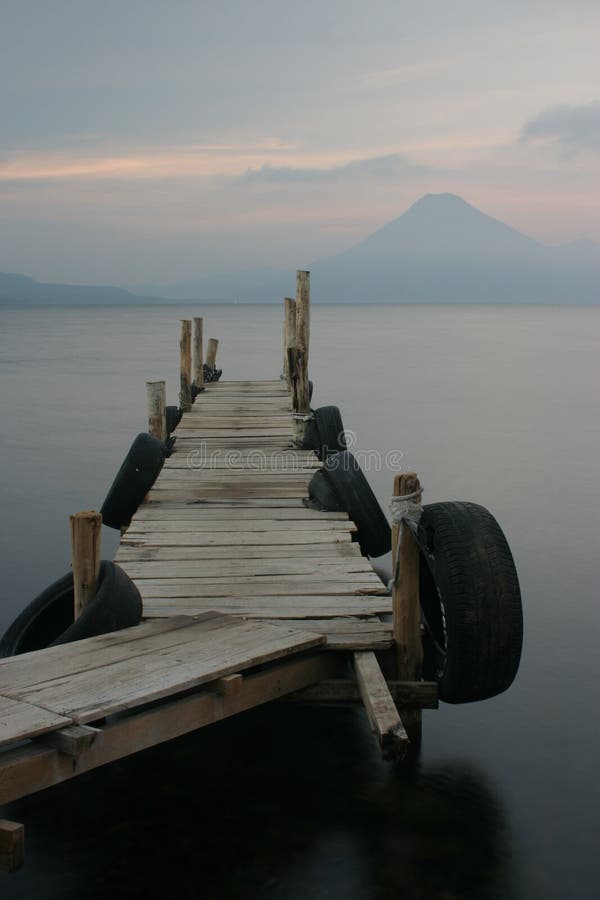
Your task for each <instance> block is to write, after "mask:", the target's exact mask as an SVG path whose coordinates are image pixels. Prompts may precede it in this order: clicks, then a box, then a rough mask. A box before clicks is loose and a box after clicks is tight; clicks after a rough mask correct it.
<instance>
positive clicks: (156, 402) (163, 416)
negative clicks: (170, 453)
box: [146, 381, 167, 443]
mask: <svg viewBox="0 0 600 900" xmlns="http://www.w3.org/2000/svg"><path fill="white" fill-rule="evenodd" d="M146 391H147V393H148V431H149V433H150V434H151V435H152V437H155V438H158V440H159V441H162V442H163V443H164V442H165V441H166V439H167V407H166V403H167V385H166V383H165V382H164V381H147V382H146Z"/></svg>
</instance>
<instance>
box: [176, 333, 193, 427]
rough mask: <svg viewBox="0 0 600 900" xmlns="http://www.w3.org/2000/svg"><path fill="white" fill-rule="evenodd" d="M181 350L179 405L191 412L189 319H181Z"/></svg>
mask: <svg viewBox="0 0 600 900" xmlns="http://www.w3.org/2000/svg"><path fill="white" fill-rule="evenodd" d="M179 350H180V354H181V371H180V377H179V384H180V387H179V406H180V407H181V409H182V410H183V411H184V412H189V411H190V409H191V408H192V323H191V322H190V320H189V319H182V320H181V338H180V341H179Z"/></svg>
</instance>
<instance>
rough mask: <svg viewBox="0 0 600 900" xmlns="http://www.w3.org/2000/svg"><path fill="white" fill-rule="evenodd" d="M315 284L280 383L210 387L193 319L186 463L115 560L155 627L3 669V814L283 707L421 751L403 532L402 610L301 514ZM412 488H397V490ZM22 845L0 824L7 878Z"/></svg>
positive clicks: (355, 547) (308, 461) (344, 524)
mask: <svg viewBox="0 0 600 900" xmlns="http://www.w3.org/2000/svg"><path fill="white" fill-rule="evenodd" d="M306 276H307V273H300V275H299V295H298V303H299V307H298V310H299V311H301V315H300V314H299V315H298V317H297V318H296V320H295V324H296V325H297V330H296V333H295V334H292V333H291V330H292V329H291V326H290V325H289V323H290V321H292V319H291V318H290V312H289V303H288V302H286V308H287V311H286V322H287V323H288V327H287V328H286V342H285V347H284V350H285V352H284V362H285V364H286V365H285V369H286V374H287V377H286V378H284V379H280V378H277V379H274V380H271V381H218V382H212V383H211V382H206V383H204V380H203V379H202V320H195V329H194V342H193V343H194V348H195V353H194V356H195V362H194V373H193V374H194V378H193V381H192V374H191V367H192V359H191V352H190V346H191V331H192V329H191V323H187V322H186V323H185V324H184V326H183V328H182V340H181V359H182V377H181V400H180V406H181V408H182V409H183V410H184V412H183V417H182V419H181V422H180V423H179V425H178V428H177V435H176V437H177V439H176V444H175V449H174V452H173V453H172V455H171V456H170V457H169V458H168V459H166V461H165V463H164V466H163V468H162V470H161V472H160V474H159V476H158V478H157V479H156V482H155V483H154V486H153V487H152V490H151V491H150V493H149V494H148V495H147V497H146V500H145V502H143V503H142V504H141V505H140V506H139V508H138V510H137V512H136V514H135V515H134V517H133V519H132V521H131V523H130V525H129V527H128V528H127V529H126V530H125V531H124V533H123V534H122V536H121V542H120V546H119V549H118V552H117V554H116V557H115V561H116V562H117V563H118V565H119V566H120V567H121V568H122V569H124V570H125V572H126V573H127V574H128V575H129V577H130V578H131V579H132V580H133V581H134V583H135V584H136V585H137V587H138V589H139V591H140V594H141V597H142V600H143V616H144V622H143V623H142V624H140V625H138V626H135V627H134V628H127V629H125V630H122V631H115V632H112V633H109V634H103V635H100V636H97V637H91V638H87V639H85V640H81V641H76V642H74V643H70V644H63V645H59V646H56V647H49V648H47V649H43V650H38V651H32V652H30V653H24V654H21V655H19V656H14V657H11V658H8V659H5V660H2V661H0V805H1V804H3V803H7V802H9V801H13V800H15V799H18V798H19V797H22V796H25V795H28V794H31V793H33V792H35V791H38V790H41V789H43V788H46V787H49V786H50V785H54V784H57V783H59V782H61V781H64V780H66V779H69V778H72V777H74V776H76V775H78V774H80V773H82V772H86V771H89V770H90V769H93V768H96V767H98V766H101V765H104V764H106V763H109V762H111V761H113V760H116V759H119V758H122V757H124V756H127V755H130V754H132V753H135V752H138V751H140V750H143V749H145V748H147V747H150V746H153V745H156V744H159V743H162V742H164V741H168V740H171V739H172V738H175V737H177V736H179V735H182V734H185V733H188V732H190V731H194V730H196V729H198V728H201V727H203V726H205V725H208V724H210V723H212V722H216V721H218V720H220V719H223V718H226V717H228V716H232V715H235V714H237V713H239V712H242V711H244V710H246V709H250V708H252V707H254V706H257V705H260V704H262V703H266V702H269V701H272V700H277V699H280V698H284V697H285V698H287V699H288V700H289V699H292V700H294V701H296V702H311V703H325V704H332V703H356V702H362V703H363V704H364V707H365V710H366V714H367V715H368V717H369V721H370V722H371V726H372V729H373V732H374V734H375V735H376V738H377V739H378V741H379V743H380V745H381V748H382V752H383V754H384V756H385V757H386V758H396V759H398V758H403V757H406V756H407V754H408V749H409V744H410V742H411V741H412V743H413V744H414V745H418V742H419V739H420V710H421V708H423V707H435V706H436V705H437V686H436V685H435V684H433V683H425V682H422V681H420V680H419V678H420V673H419V669H420V657H419V653H420V633H419V627H420V626H419V606H418V583H417V582H418V579H417V577H416V574H415V573H416V566H417V565H418V561H417V558H416V552H413V551H412V546H411V545H412V537H411V535H410V534H409V533H408V530H407V529H405V530H404V531H405V532H406V533H405V534H403V535H402V538H401V541H400V542H399V544H398V546H394V547H393V549H394V553H395V554H398V553H399V554H400V558H401V560H402V565H403V567H404V568H403V570H402V578H399V579H396V582H395V584H394V589H393V592H392V594H390V593H389V592H388V590H387V589H386V587H385V586H384V585H383V584H382V582H381V579H380V578H379V576H378V575H377V574H376V573H375V571H374V570H373V568H372V566H371V563H370V562H369V560H368V558H366V557H365V556H363V555H362V553H361V550H360V546H359V544H358V543H357V542H356V540H355V539H354V538H355V533H356V526H355V524H354V522H353V521H351V520H350V519H349V517H348V515H347V514H346V513H343V512H322V511H317V510H315V509H310V508H307V507H306V506H305V505H304V504H303V498H305V497H306V496H307V490H308V485H309V482H310V480H311V478H312V476H313V475H314V473H315V471H317V470H318V469H319V468H320V467H321V462H320V461H319V459H318V458H317V456H316V455H315V454H314V453H313V452H312V451H309V450H303V449H299V448H298V439H299V434H300V436H301V433H302V430H303V424H304V422H305V421H306V419H307V417H308V415H309V401H308V386H307V385H308V382H307V378H308V367H307V359H308V294H307V284H306ZM303 279H304V280H303ZM291 302H292V303H293V301H291ZM303 304H304V305H303ZM198 323H199V324H198ZM215 344H216V342H214V343H213V344H212V346H211V347H210V353H211V362H212V365H213V366H214V353H216V346H215ZM198 357H199V358H198ZM152 384H153V385H154V386H151V385H149V389H148V397H149V423H150V431H151V432H152V431H154V433H156V434H157V435H158V436H160V438H161V439H162V440H164V438H165V436H166V429H165V425H164V417H165V412H164V393H165V392H164V384H162V383H152ZM156 384H158V387H156ZM161 384H162V387H160V385H161ZM194 385H195V387H196V391H195V392H194V391H193V390H192V388H193V387H194ZM194 393H196V397H195V401H192V396H193V394H194ZM416 484H417V485H418V482H416ZM414 487H415V482H414V481H412V482H411V481H410V480H409V481H407V482H406V483H401V482H400V480H397V482H396V486H395V491H396V493H410V492H411V491H412V492H414ZM391 488H392V485H391V484H390V493H391ZM394 534H395V537H394V544H396V536H397V530H395V532H394ZM90 553H91V551H90ZM90 553H88V557H89V556H90ZM411 553H412V555H411ZM92 568H93V566H92ZM75 569H76V571H78V569H77V567H75ZM90 580H91V582H92V583H93V575H91V576H89V577H88V582H90ZM76 583H77V582H76ZM76 593H78V600H77V602H78V603H81V602H82V600H81V595H82V591H79V592H77V591H76ZM83 594H85V591H84V592H83ZM83 602H84V603H85V598H84V600H83ZM417 645H418V646H417ZM384 671H385V672H386V675H387V678H385V677H384V675H383V672H384ZM16 834H22V832H19V831H18V829H17V830H16V831H15V823H10V822H0V867H1V866H3V867H4V868H7V869H10V868H14V867H15V865H16V864H18V862H17V863H15V860H17V861H18V860H19V859H20V857H21V856H22V847H20V840H19V839H18V838H17V837H15V835H16ZM3 853H4V857H3V855H2V854H3ZM11 860H12V862H11Z"/></svg>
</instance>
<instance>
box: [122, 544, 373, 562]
mask: <svg viewBox="0 0 600 900" xmlns="http://www.w3.org/2000/svg"><path fill="white" fill-rule="evenodd" d="M231 556H232V553H231V545H229V544H224V545H223V546H212V547H181V546H174V547H154V546H148V545H147V544H144V545H141V544H137V545H132V546H128V545H126V544H121V545H120V546H119V549H118V550H117V554H116V556H115V561H116V562H118V563H119V564H121V563H124V562H127V561H130V560H138V561H141V560H160V561H162V560H190V559H192V560H198V561H200V560H219V559H221V560H230V559H231ZM235 556H236V559H239V560H242V559H248V560H254V559H314V560H315V562H316V560H327V559H332V560H340V559H347V558H349V557H351V558H353V559H364V557H363V556H362V554H361V552H360V546H359V545H358V544H357V543H352V542H349V543H346V544H339V543H336V544H332V543H324V544H274V545H272V546H268V545H258V546H257V545H255V544H244V545H242V546H240V547H238V548H237V549H236V551H235ZM323 564H325V563H323Z"/></svg>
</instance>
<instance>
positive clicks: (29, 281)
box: [0, 272, 168, 306]
mask: <svg viewBox="0 0 600 900" xmlns="http://www.w3.org/2000/svg"><path fill="white" fill-rule="evenodd" d="M158 302H160V301H159V300H158V299H157V298H155V297H141V296H137V295H135V294H132V293H131V292H130V291H126V290H124V289H123V288H118V287H111V286H110V285H93V284H54V283H46V282H43V281H36V280H35V279H34V278H30V277H29V276H28V275H15V274H13V273H11V272H0V304H4V305H7V304H12V303H18V304H20V303H24V304H30V305H40V306H42V305H46V304H47V305H53V304H62V303H66V304H70V305H75V306H96V305H105V306H109V305H118V306H124V305H129V304H136V303H139V304H144V303H158ZM162 302H163V303H165V302H168V301H165V300H162Z"/></svg>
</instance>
